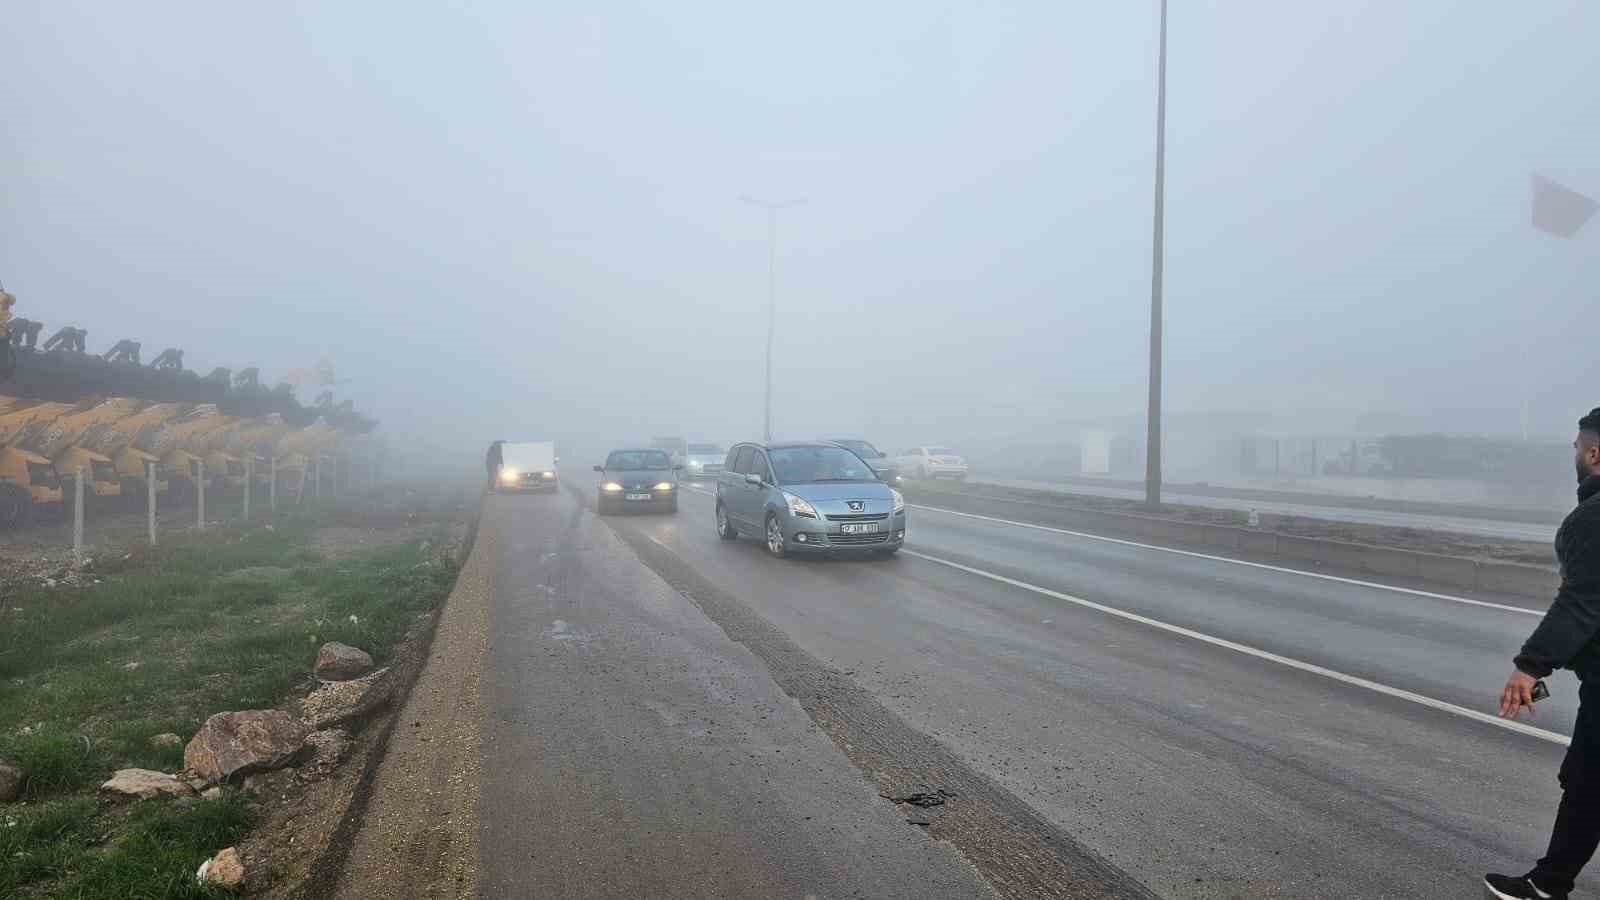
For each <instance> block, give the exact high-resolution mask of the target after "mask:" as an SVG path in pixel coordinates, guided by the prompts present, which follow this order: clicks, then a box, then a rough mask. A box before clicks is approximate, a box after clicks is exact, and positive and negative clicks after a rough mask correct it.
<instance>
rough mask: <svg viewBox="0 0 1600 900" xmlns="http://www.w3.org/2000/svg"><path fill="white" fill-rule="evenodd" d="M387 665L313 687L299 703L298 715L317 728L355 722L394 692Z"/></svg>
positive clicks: (380, 704) (384, 701)
mask: <svg viewBox="0 0 1600 900" xmlns="http://www.w3.org/2000/svg"><path fill="white" fill-rule="evenodd" d="M389 671H390V670H388V669H379V670H378V671H376V672H373V673H372V674H371V675H368V676H367V677H365V678H357V679H355V680H354V681H334V682H330V683H328V684H325V685H323V686H322V687H319V688H317V689H316V690H314V691H312V692H311V693H310V694H308V695H307V696H306V699H305V700H303V701H302V702H301V704H300V718H302V719H305V720H306V722H307V723H308V724H310V725H311V727H312V728H314V729H316V730H318V731H321V730H323V729H326V728H332V727H334V726H335V725H345V724H349V723H352V722H356V721H358V720H360V719H363V718H365V717H366V716H368V715H371V714H372V713H373V712H375V711H377V710H379V709H382V708H383V706H384V704H386V703H388V702H389V700H390V698H391V696H392V695H393V693H394V685H393V683H392V680H391V679H390V678H389V677H388V676H389Z"/></svg>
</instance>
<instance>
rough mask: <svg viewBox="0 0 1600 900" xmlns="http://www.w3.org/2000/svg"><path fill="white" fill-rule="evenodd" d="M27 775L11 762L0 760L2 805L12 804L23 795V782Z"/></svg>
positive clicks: (0, 796)
mask: <svg viewBox="0 0 1600 900" xmlns="http://www.w3.org/2000/svg"><path fill="white" fill-rule="evenodd" d="M26 775H27V773H25V772H23V771H22V767H21V766H19V765H17V764H16V763H14V762H11V761H10V760H5V759H0V803H10V802H11V801H12V800H15V799H17V795H18V794H21V793H22V782H23V779H24V778H25V777H26Z"/></svg>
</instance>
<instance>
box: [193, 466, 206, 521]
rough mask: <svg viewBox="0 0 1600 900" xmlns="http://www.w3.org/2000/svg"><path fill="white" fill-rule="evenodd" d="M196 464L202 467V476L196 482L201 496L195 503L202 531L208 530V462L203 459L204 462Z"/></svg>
mask: <svg viewBox="0 0 1600 900" xmlns="http://www.w3.org/2000/svg"><path fill="white" fill-rule="evenodd" d="M196 465H197V466H199V467H200V470H199V471H200V477H199V479H198V480H196V482H195V484H196V485H197V486H198V487H199V489H200V491H199V495H198V496H199V502H198V503H196V504H195V515H196V516H197V517H198V522H199V527H200V530H201V531H205V530H206V464H205V462H203V461H202V462H198V463H196Z"/></svg>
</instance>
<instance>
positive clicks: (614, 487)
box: [600, 481, 622, 494]
mask: <svg viewBox="0 0 1600 900" xmlns="http://www.w3.org/2000/svg"><path fill="white" fill-rule="evenodd" d="M600 490H602V491H607V492H609V493H612V494H615V493H616V492H617V491H620V490H622V485H620V484H617V483H616V482H615V481H608V482H606V483H605V484H602V485H600Z"/></svg>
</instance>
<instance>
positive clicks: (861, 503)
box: [845, 500, 867, 512]
mask: <svg viewBox="0 0 1600 900" xmlns="http://www.w3.org/2000/svg"><path fill="white" fill-rule="evenodd" d="M845 503H846V504H848V505H849V507H850V511H851V512H861V511H862V510H864V509H866V508H867V501H865V500H846V501H845Z"/></svg>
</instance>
